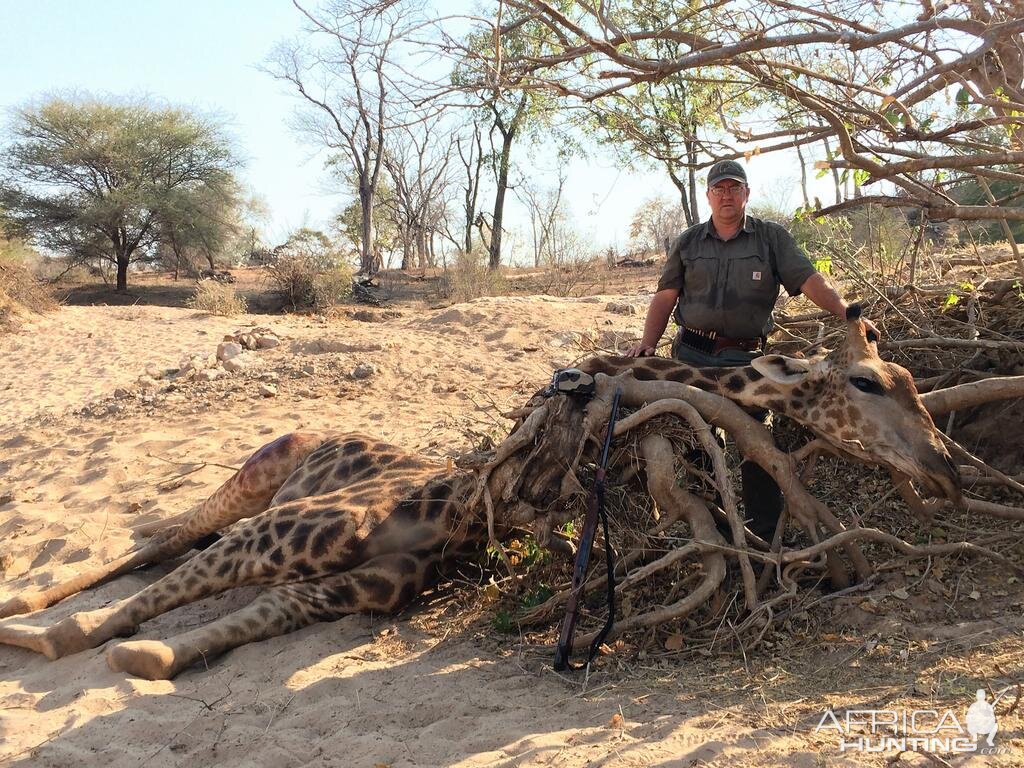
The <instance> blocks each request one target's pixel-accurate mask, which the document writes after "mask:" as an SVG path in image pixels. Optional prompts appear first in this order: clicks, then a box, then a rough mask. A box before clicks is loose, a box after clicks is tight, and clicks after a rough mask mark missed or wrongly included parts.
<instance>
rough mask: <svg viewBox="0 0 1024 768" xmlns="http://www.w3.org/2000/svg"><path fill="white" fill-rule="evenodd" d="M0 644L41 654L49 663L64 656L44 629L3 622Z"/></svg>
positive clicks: (0, 631) (0, 627) (0, 629)
mask: <svg viewBox="0 0 1024 768" xmlns="http://www.w3.org/2000/svg"><path fill="white" fill-rule="evenodd" d="M0 643H3V644H4V645H15V646H17V647H19V648H25V649H27V650H30V651H35V652H36V653H41V654H43V656H45V657H46V658H48V659H49V660H50V661H53V660H54V659H57V658H60V657H61V656H63V655H64V654H62V653H61V652H60V650H59V649H58V648H57V646H56V644H55V643H54V642H53V638H51V637H50V633H49V631H48V630H47V629H46V628H45V627H30V626H27V625H25V624H7V623H6V622H5V623H4V624H2V625H0Z"/></svg>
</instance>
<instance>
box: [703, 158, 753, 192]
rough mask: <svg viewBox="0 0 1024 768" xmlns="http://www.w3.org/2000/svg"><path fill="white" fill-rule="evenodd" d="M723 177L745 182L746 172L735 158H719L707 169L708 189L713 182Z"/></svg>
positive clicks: (722, 179)
mask: <svg viewBox="0 0 1024 768" xmlns="http://www.w3.org/2000/svg"><path fill="white" fill-rule="evenodd" d="M725 179H732V180H733V181H739V182H742V183H744V184H746V183H747V172H746V171H745V170H743V166H742V165H740V164H739V163H737V162H736V161H735V160H719V161H718V162H717V163H715V164H714V165H712V166H711V170H710V171H708V189H711V187H713V186H715V184H717V183H718V182H720V181H724V180H725Z"/></svg>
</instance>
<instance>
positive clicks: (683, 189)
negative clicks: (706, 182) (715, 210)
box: [668, 166, 696, 227]
mask: <svg viewBox="0 0 1024 768" xmlns="http://www.w3.org/2000/svg"><path fill="white" fill-rule="evenodd" d="M668 176H669V178H670V179H672V183H673V184H674V185H675V187H676V189H677V190H679V207H680V208H682V209H683V216H684V217H685V218H686V226H688V227H692V226H693V225H694V224H696V222H695V221H694V220H693V212H692V211H691V209H690V200H689V197H688V190H687V182H686V181H684V180H683V179H681V178H679V176H677V175H676V172H675V170H674V169H673V168H672V167H671V166H669V167H668Z"/></svg>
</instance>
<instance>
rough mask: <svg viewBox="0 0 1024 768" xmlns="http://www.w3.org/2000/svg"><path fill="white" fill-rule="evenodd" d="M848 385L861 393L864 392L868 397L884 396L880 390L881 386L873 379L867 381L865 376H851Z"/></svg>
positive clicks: (883, 391) (883, 392)
mask: <svg viewBox="0 0 1024 768" xmlns="http://www.w3.org/2000/svg"><path fill="white" fill-rule="evenodd" d="M850 383H851V384H853V386H855V387H856V388H857V389H859V390H860V391H861V392H866V393H867V394H869V395H882V394H885V390H884V389H882V385H881V384H879V383H878V382H877V381H875V380H874V379H869V378H867V377H865V376H851V377H850Z"/></svg>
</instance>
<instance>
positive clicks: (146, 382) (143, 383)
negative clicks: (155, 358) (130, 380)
mask: <svg viewBox="0 0 1024 768" xmlns="http://www.w3.org/2000/svg"><path fill="white" fill-rule="evenodd" d="M137 383H138V385H139V389H146V390H152V389H156V388H157V387H159V386H160V382H158V381H157V380H156V379H155V378H153V377H152V376H149V375H148V374H147V375H146V376H139V380H138V382H137Z"/></svg>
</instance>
